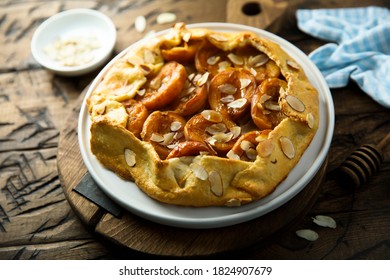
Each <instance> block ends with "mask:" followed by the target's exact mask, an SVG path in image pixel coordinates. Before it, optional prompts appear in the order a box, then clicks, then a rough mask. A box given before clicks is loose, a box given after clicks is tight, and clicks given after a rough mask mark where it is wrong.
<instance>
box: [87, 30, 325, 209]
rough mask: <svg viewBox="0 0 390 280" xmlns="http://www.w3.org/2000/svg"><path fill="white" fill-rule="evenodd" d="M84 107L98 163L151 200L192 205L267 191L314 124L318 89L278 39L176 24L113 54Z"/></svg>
mask: <svg viewBox="0 0 390 280" xmlns="http://www.w3.org/2000/svg"><path fill="white" fill-rule="evenodd" d="M87 105H88V108H89V113H90V117H91V121H92V124H91V139H90V143H91V151H92V153H93V154H94V155H95V156H96V158H97V159H98V160H99V161H100V162H101V163H102V164H103V165H104V166H105V167H106V168H108V169H110V170H112V171H113V172H115V173H116V174H117V175H119V176H120V177H122V178H124V179H126V180H132V181H134V182H135V184H136V185H137V186H138V187H139V188H140V189H141V190H142V191H144V192H145V193H146V194H147V195H149V196H150V197H152V198H154V199H156V200H158V201H161V202H164V203H168V204H175V205H187V206H198V207H200V206H240V205H243V204H246V203H249V202H251V201H255V200H258V199H261V198H263V197H265V196H267V195H269V194H270V193H271V192H272V191H273V190H274V189H275V188H276V187H277V186H278V184H280V183H281V182H282V181H283V180H284V179H285V178H286V176H287V175H288V174H289V172H290V171H291V169H292V168H293V167H294V166H295V165H296V164H297V163H298V161H299V160H300V158H301V156H302V154H303V153H304V151H305V150H306V149H307V147H308V145H309V144H310V142H311V141H312V139H313V137H314V135H315V133H316V131H317V128H318V123H319V109H318V94H317V91H316V89H315V88H314V87H313V86H312V85H311V84H310V82H309V81H308V79H307V77H306V75H305V73H304V71H303V69H302V67H301V65H299V64H298V63H297V62H296V61H294V59H292V58H291V57H290V56H289V55H288V54H287V53H286V52H285V51H283V50H282V48H281V47H280V46H279V45H278V44H276V43H274V42H272V41H269V40H267V39H265V38H261V37H259V36H258V35H256V34H253V33H250V32H238V33H237V32H236V33H223V32H217V31H213V30H207V29H188V28H187V27H186V26H185V25H184V24H180V23H179V24H176V25H175V26H174V28H172V29H171V30H170V31H169V32H167V33H166V34H165V35H162V36H158V37H155V38H152V39H149V40H143V41H141V42H139V43H137V44H135V45H134V46H133V47H131V48H129V49H128V51H127V52H126V53H125V54H124V55H122V56H121V57H120V58H118V59H117V60H115V62H114V63H112V65H111V67H110V68H109V69H108V70H106V72H105V74H104V75H103V76H102V79H101V80H100V81H99V83H98V85H97V86H96V87H95V88H94V90H93V91H92V93H91V94H90V96H89V97H88V99H87ZM112 187H113V188H115V186H112ZM131 187H134V186H132V185H130V184H129V188H131Z"/></svg>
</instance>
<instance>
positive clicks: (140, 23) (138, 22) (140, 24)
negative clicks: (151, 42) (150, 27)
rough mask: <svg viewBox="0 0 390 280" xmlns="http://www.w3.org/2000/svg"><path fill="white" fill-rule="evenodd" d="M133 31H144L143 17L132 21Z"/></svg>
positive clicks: (144, 19)
mask: <svg viewBox="0 0 390 280" xmlns="http://www.w3.org/2000/svg"><path fill="white" fill-rule="evenodd" d="M134 26H135V30H137V32H139V33H142V32H144V31H145V29H146V18H145V17H144V16H137V17H136V18H135V21H134Z"/></svg>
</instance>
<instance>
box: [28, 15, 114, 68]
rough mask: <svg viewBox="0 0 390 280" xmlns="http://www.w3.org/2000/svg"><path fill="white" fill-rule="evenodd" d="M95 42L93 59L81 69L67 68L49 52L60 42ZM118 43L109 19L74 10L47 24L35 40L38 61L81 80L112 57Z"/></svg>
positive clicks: (33, 44)
mask: <svg viewBox="0 0 390 280" xmlns="http://www.w3.org/2000/svg"><path fill="white" fill-rule="evenodd" d="M83 37H84V38H85V37H88V38H91V37H92V38H93V39H95V40H96V41H97V42H98V46H96V48H93V49H90V52H91V53H92V57H93V58H92V59H91V60H89V61H88V62H86V63H85V64H81V65H74V66H73V65H72V66H64V65H63V63H62V62H61V61H58V60H56V59H55V58H53V57H52V56H49V54H48V52H47V51H46V50H47V48H48V47H49V46H53V44H54V43H55V42H56V41H59V40H68V39H70V38H83ZM115 42H116V29H115V25H114V24H113V22H112V21H111V20H110V18H108V17H107V16H106V15H104V14H102V13H100V12H98V11H95V10H90V9H72V10H67V11H64V12H61V13H58V14H56V15H54V16H52V17H50V18H49V19H47V20H46V21H44V22H43V23H42V24H41V25H40V26H39V27H38V28H37V30H36V31H35V33H34V35H33V37H32V40H31V52H32V55H33V57H34V58H35V60H37V61H38V63H39V64H41V65H42V66H43V67H45V68H47V69H48V70H50V71H52V72H54V73H56V74H59V75H63V76H78V75H83V74H86V73H88V72H92V71H94V70H96V69H97V68H98V67H100V66H102V65H103V64H104V63H105V62H107V61H108V59H109V58H110V56H111V53H112V51H113V49H114V46H115Z"/></svg>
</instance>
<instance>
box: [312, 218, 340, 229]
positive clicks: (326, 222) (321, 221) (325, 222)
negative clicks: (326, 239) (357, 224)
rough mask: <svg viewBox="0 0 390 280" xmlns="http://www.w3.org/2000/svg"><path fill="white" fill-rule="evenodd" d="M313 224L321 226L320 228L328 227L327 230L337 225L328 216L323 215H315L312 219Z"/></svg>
mask: <svg viewBox="0 0 390 280" xmlns="http://www.w3.org/2000/svg"><path fill="white" fill-rule="evenodd" d="M313 222H314V223H315V224H316V225H319V226H322V227H329V228H336V227H337V224H336V221H335V220H334V219H333V218H332V217H329V216H324V215H317V216H315V217H314V218H313Z"/></svg>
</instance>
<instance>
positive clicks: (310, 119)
mask: <svg viewBox="0 0 390 280" xmlns="http://www.w3.org/2000/svg"><path fill="white" fill-rule="evenodd" d="M306 121H307V125H308V126H309V128H313V126H314V116H313V114H312V113H309V114H307V115H306Z"/></svg>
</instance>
